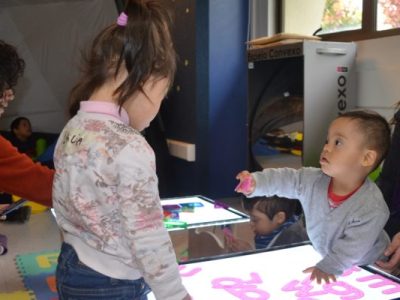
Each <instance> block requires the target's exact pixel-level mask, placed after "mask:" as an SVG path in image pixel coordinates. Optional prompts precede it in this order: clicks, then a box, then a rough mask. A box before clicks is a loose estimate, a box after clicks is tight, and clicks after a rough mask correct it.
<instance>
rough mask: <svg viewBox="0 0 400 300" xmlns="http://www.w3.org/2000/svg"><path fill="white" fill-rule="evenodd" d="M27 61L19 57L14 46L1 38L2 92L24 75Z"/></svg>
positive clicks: (0, 70) (0, 72)
mask: <svg viewBox="0 0 400 300" xmlns="http://www.w3.org/2000/svg"><path fill="white" fill-rule="evenodd" d="M24 69H25V61H24V60H23V59H22V58H20V57H19V55H18V52H17V49H16V48H15V47H14V46H11V45H9V44H7V43H6V42H4V41H2V40H0V93H1V94H3V92H4V90H6V89H11V88H13V87H14V86H15V85H16V84H17V81H18V79H19V77H21V76H22V74H23V73H24Z"/></svg>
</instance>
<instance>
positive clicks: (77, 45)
mask: <svg viewBox="0 0 400 300" xmlns="http://www.w3.org/2000/svg"><path fill="white" fill-rule="evenodd" d="M116 17H117V9H116V6H115V2H114V1H111V0H74V1H71V0H53V1H48V0H35V1H31V0H8V1H3V2H0V39H2V40H4V41H6V42H7V43H10V44H13V45H15V46H16V47H17V49H18V52H19V54H20V55H21V56H22V57H23V58H24V59H25V62H26V70H25V74H24V77H23V78H21V80H20V81H19V83H18V85H17V87H16V99H15V101H14V102H13V103H11V104H10V105H9V107H8V109H7V111H6V113H5V114H4V116H2V118H1V120H0V129H2V130H8V129H9V125H10V123H11V121H12V120H13V119H14V118H15V117H17V116H25V117H28V118H29V119H30V120H31V123H32V127H33V130H34V131H44V132H60V130H61V129H62V128H63V126H64V125H65V122H66V120H67V115H66V111H67V99H68V93H69V90H70V89H71V87H72V85H73V84H74V83H75V82H76V80H77V77H78V71H79V69H78V65H79V62H80V53H81V50H83V48H85V47H86V46H87V44H88V42H89V41H91V40H92V39H93V37H94V36H95V35H96V34H97V32H99V31H100V29H102V28H103V27H105V26H106V25H108V24H111V23H113V22H115V20H116Z"/></svg>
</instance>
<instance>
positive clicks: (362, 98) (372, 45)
mask: <svg viewBox="0 0 400 300" xmlns="http://www.w3.org/2000/svg"><path fill="white" fill-rule="evenodd" d="M399 53H400V35H397V36H391V37H385V38H379V39H373V40H365V41H359V42H357V55H356V68H357V81H358V83H357V89H358V97H357V98H358V106H359V107H361V108H368V109H373V110H376V111H378V112H379V113H381V114H383V115H384V116H386V117H387V118H388V119H391V118H392V117H393V113H394V111H395V110H394V104H395V103H396V102H398V101H400V60H399Z"/></svg>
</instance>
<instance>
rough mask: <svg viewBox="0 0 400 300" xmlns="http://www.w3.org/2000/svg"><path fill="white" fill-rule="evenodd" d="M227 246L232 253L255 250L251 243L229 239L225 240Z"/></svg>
mask: <svg viewBox="0 0 400 300" xmlns="http://www.w3.org/2000/svg"><path fill="white" fill-rule="evenodd" d="M225 245H226V247H227V248H228V249H229V251H231V252H242V251H250V250H254V248H253V247H252V246H251V245H250V243H248V242H246V241H243V240H240V239H227V238H225Z"/></svg>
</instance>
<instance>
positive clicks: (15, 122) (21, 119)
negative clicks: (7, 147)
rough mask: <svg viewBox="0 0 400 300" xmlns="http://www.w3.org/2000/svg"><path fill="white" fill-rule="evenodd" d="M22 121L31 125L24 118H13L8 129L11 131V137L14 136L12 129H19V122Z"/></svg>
mask: <svg viewBox="0 0 400 300" xmlns="http://www.w3.org/2000/svg"><path fill="white" fill-rule="evenodd" d="M24 120H26V121H28V122H29V124H30V123H31V121H29V119H28V118H26V117H18V118H15V119H14V120H13V121H12V122H11V125H10V129H11V134H12V135H14V129H17V128H18V127H19V124H20V123H21V121H24Z"/></svg>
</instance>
